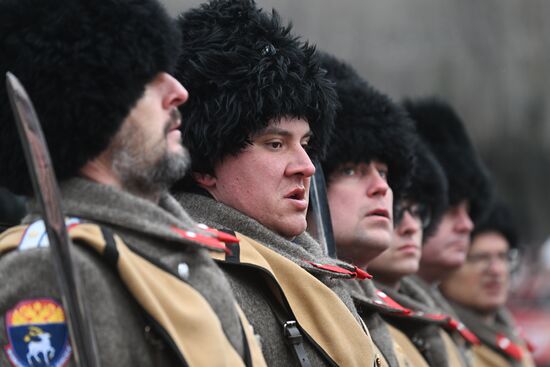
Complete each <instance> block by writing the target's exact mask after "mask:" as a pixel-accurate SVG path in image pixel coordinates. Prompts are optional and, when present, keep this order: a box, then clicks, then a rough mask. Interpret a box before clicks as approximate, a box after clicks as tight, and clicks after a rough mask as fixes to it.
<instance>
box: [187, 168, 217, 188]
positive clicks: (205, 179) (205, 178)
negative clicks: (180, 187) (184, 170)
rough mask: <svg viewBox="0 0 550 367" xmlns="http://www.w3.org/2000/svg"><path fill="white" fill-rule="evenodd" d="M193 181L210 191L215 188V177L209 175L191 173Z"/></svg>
mask: <svg viewBox="0 0 550 367" xmlns="http://www.w3.org/2000/svg"><path fill="white" fill-rule="evenodd" d="M192 175H193V179H194V180H195V182H196V183H197V184H199V186H200V187H202V188H203V189H206V190H210V189H213V188H215V187H216V177H215V176H214V175H211V174H209V173H199V172H193V174H192Z"/></svg>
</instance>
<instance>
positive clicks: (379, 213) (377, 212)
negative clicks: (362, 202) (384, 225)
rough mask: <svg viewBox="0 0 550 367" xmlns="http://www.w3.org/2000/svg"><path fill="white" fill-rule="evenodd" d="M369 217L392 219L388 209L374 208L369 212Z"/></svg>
mask: <svg viewBox="0 0 550 367" xmlns="http://www.w3.org/2000/svg"><path fill="white" fill-rule="evenodd" d="M367 216H369V217H383V218H387V219H390V213H389V212H388V211H387V210H386V209H374V210H371V211H370V212H368V213H367Z"/></svg>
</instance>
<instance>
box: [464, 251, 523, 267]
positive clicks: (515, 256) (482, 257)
mask: <svg viewBox="0 0 550 367" xmlns="http://www.w3.org/2000/svg"><path fill="white" fill-rule="evenodd" d="M493 261H494V262H498V263H500V264H503V265H505V266H507V267H509V268H510V270H513V269H515V268H516V267H517V265H518V264H519V252H518V251H517V250H516V249H511V250H508V251H506V252H499V253H498V254H488V253H481V254H469V255H468V256H467V257H466V263H468V264H470V265H471V266H473V267H475V268H477V269H479V270H487V269H489V267H490V266H491V264H493Z"/></svg>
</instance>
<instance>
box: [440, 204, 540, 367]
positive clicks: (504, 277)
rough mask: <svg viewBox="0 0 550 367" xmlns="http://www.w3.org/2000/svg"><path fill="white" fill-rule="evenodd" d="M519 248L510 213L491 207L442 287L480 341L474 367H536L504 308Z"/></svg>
mask: <svg viewBox="0 0 550 367" xmlns="http://www.w3.org/2000/svg"><path fill="white" fill-rule="evenodd" d="M517 247H518V233H517V229H516V227H515V225H514V221H513V218H512V214H511V212H510V211H509V209H508V207H506V206H505V205H504V203H501V202H498V203H495V204H494V205H493V208H492V209H491V211H490V212H489V214H488V215H487V216H486V217H485V218H484V219H483V220H482V221H481V222H479V223H478V224H477V225H476V227H475V229H474V231H473V232H472V242H471V244H470V247H469V249H468V254H467V256H466V261H465V263H464V265H462V266H461V267H460V268H459V269H458V270H456V271H454V272H453V273H452V274H451V275H449V276H448V277H446V278H445V279H444V280H443V282H441V285H440V289H441V292H442V293H443V295H444V296H445V297H447V299H448V300H449V302H450V303H451V305H452V306H453V308H454V310H455V311H456V312H457V314H458V316H459V317H460V318H461V320H462V321H463V322H464V324H465V325H466V326H467V327H468V328H470V329H471V330H472V331H473V332H474V333H475V335H476V336H477V337H478V338H479V340H480V341H481V344H480V345H478V346H475V347H473V348H472V352H473V356H474V365H475V366H486V367H497V366H499V367H500V366H502V367H505V366H510V367H513V366H526V367H527V366H534V362H533V357H532V355H531V354H530V353H529V350H528V348H527V343H526V342H525V340H524V339H523V337H522V335H521V334H520V333H519V330H518V329H517V327H516V325H515V323H514V320H513V318H512V315H511V314H510V312H509V311H508V310H507V309H506V301H507V299H508V291H509V281H510V273H511V271H512V267H513V263H514V261H515V256H514V255H517V253H516V252H515V251H514V250H517Z"/></svg>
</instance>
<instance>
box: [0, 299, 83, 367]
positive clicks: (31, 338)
mask: <svg viewBox="0 0 550 367" xmlns="http://www.w3.org/2000/svg"><path fill="white" fill-rule="evenodd" d="M6 330H7V333H8V340H9V344H8V345H6V346H4V349H5V351H6V354H7V356H8V359H9V360H10V362H11V363H12V364H13V366H15V367H42V366H48V367H62V366H65V365H66V364H67V362H68V361H69V358H70V357H71V353H72V350H71V346H70V344H69V334H68V329H67V324H66V323H65V312H64V311H63V307H62V306H61V305H60V304H59V303H58V302H56V301H54V300H53V299H50V298H39V299H31V300H25V301H22V302H19V303H18V304H17V305H16V306H15V307H13V308H12V309H10V310H9V311H8V313H7V314H6Z"/></svg>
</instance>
